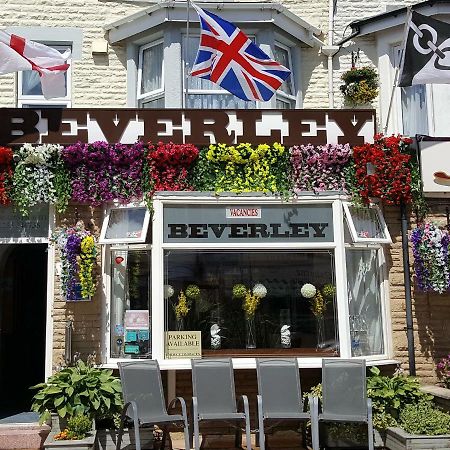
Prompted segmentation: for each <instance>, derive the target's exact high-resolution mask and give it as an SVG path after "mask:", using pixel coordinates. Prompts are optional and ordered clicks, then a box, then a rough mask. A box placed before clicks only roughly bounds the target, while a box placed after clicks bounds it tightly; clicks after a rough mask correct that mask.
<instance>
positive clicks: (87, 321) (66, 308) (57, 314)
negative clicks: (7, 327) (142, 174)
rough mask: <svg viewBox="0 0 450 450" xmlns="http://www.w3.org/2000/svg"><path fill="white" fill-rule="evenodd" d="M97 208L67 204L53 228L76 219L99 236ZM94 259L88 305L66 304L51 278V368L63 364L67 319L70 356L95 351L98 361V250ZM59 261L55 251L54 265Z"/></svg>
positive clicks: (99, 217) (99, 211) (58, 285)
mask: <svg viewBox="0 0 450 450" xmlns="http://www.w3.org/2000/svg"><path fill="white" fill-rule="evenodd" d="M101 214H102V210H101V208H97V209H96V208H91V207H89V206H83V205H74V204H71V205H70V206H69V208H68V209H67V211H66V213H64V215H61V216H58V217H57V220H56V226H61V225H67V226H73V225H75V224H76V222H77V220H82V221H83V222H84V224H85V226H86V227H87V228H88V229H90V230H92V231H93V232H94V233H95V234H96V235H98V233H99V227H101V223H102V222H101V221H102V217H101ZM98 253H99V254H98V257H97V269H96V274H97V280H98V283H100V287H99V288H98V289H97V293H96V295H95V296H94V298H93V299H92V300H91V301H90V302H80V303H76V302H66V301H65V299H64V296H63V294H62V291H61V282H60V279H59V277H58V276H56V277H55V296H54V303H53V311H52V316H53V367H54V368H55V367H57V366H59V365H61V363H62V362H63V361H64V349H65V346H66V342H65V327H66V322H67V321H68V320H72V321H73V332H72V353H75V352H80V354H81V357H82V358H83V359H84V360H86V357H87V356H88V355H89V354H90V353H92V352H95V353H96V355H97V361H98V362H100V350H101V345H102V342H103V336H102V334H101V332H102V331H101V330H102V327H101V311H102V306H101V305H102V289H101V281H102V280H101V270H100V269H101V254H100V249H99V252H98ZM58 261H60V257H59V254H58V252H56V262H58Z"/></svg>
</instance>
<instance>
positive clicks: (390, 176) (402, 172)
mask: <svg viewBox="0 0 450 450" xmlns="http://www.w3.org/2000/svg"><path fill="white" fill-rule="evenodd" d="M411 142H412V140H411V139H409V138H403V137H401V136H388V137H384V136H383V135H382V134H377V135H375V137H374V143H373V144H364V145H363V146H361V147H355V148H354V149H353V158H354V161H355V165H356V171H355V173H356V179H357V181H358V184H359V185H360V186H361V189H360V195H361V197H362V198H363V200H364V201H365V202H367V203H368V202H369V198H370V197H379V198H381V199H382V201H383V203H385V204H386V205H398V204H400V203H401V202H405V203H409V202H410V201H411V186H410V185H411V170H410V167H409V164H408V163H409V160H410V158H411V156H410V155H408V154H405V153H402V151H403V150H404V149H405V148H407V147H408V145H409V144H410V143H411ZM368 163H371V164H372V166H373V167H374V168H375V173H374V174H372V175H368V174H367V164H368Z"/></svg>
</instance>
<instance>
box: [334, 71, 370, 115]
mask: <svg viewBox="0 0 450 450" xmlns="http://www.w3.org/2000/svg"><path fill="white" fill-rule="evenodd" d="M341 80H342V81H343V82H344V84H341V86H340V90H341V92H342V93H343V94H344V98H345V102H346V103H347V104H348V105H350V106H361V105H366V104H368V103H370V102H371V101H372V100H374V99H375V98H376V96H377V95H378V75H377V72H376V71H375V69H374V68H373V67H370V66H363V67H360V68H356V67H352V68H351V69H350V70H347V71H346V72H344V73H343V74H342V76H341Z"/></svg>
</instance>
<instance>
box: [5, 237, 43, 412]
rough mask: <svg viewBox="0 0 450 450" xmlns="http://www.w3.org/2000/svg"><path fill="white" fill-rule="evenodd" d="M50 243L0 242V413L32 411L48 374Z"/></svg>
mask: <svg viewBox="0 0 450 450" xmlns="http://www.w3.org/2000/svg"><path fill="white" fill-rule="evenodd" d="M46 309H47V244H12V245H9V244H4V245H0V392H2V399H1V401H0V418H3V417H6V416H9V415H12V414H16V413H19V412H23V411H30V407H31V401H32V397H33V395H34V393H35V391H31V390H30V389H29V387H30V386H33V385H35V384H37V383H40V382H43V381H44V378H45V323H46Z"/></svg>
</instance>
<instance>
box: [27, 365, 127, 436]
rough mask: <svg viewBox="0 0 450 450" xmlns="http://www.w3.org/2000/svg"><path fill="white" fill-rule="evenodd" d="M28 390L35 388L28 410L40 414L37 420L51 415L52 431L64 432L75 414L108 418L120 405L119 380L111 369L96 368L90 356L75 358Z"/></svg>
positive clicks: (47, 418) (120, 389)
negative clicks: (84, 360)
mask: <svg viewBox="0 0 450 450" xmlns="http://www.w3.org/2000/svg"><path fill="white" fill-rule="evenodd" d="M31 389H37V390H38V392H37V393H36V394H35V395H34V397H33V404H32V410H33V411H36V412H38V413H39V414H40V420H41V422H44V421H46V420H49V419H50V417H51V419H52V431H53V432H61V431H64V430H65V429H66V428H67V425H68V421H69V420H70V419H71V418H72V417H75V416H86V417H89V418H90V420H91V422H92V421H93V420H94V421H96V420H99V419H104V418H107V417H109V418H111V417H113V416H114V415H115V414H117V413H119V412H120V411H121V409H122V405H123V400H122V387H121V384H120V379H119V378H118V377H116V376H114V375H113V371H112V370H109V369H102V368H99V367H96V366H95V364H94V363H93V357H90V358H88V361H87V362H86V363H85V362H83V361H82V360H81V359H79V360H78V361H77V362H76V363H75V365H74V366H70V367H65V368H63V369H62V370H60V371H58V372H56V373H55V374H54V375H52V376H51V377H50V378H49V379H48V380H47V382H46V383H40V384H37V385H36V386H33V387H32V388H31Z"/></svg>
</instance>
